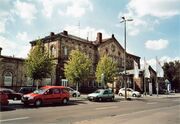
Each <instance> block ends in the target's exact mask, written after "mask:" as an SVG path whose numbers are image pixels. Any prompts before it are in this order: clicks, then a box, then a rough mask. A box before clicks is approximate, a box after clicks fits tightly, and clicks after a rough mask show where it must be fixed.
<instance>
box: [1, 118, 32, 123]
mask: <svg viewBox="0 0 180 124" xmlns="http://www.w3.org/2000/svg"><path fill="white" fill-rule="evenodd" d="M28 118H30V117H20V118H11V119H5V120H0V122H7V121H14V120H24V119H28Z"/></svg>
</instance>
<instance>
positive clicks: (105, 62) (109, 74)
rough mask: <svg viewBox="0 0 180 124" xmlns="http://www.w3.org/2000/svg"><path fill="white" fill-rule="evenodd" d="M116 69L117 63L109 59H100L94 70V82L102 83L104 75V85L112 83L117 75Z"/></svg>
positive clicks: (106, 57)
mask: <svg viewBox="0 0 180 124" xmlns="http://www.w3.org/2000/svg"><path fill="white" fill-rule="evenodd" d="M117 69H118V68H117V63H116V62H114V61H113V60H112V59H111V58H110V57H108V56H103V57H101V58H100V61H99V62H98V65H97V68H96V81H97V82H102V74H104V82H105V84H106V83H107V82H113V79H114V77H115V76H116V74H117Z"/></svg>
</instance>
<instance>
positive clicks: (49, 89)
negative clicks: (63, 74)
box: [21, 86, 70, 106]
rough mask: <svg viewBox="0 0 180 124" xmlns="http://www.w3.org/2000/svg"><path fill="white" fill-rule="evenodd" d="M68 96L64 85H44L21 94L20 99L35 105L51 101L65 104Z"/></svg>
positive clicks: (26, 103)
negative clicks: (31, 91)
mask: <svg viewBox="0 0 180 124" xmlns="http://www.w3.org/2000/svg"><path fill="white" fill-rule="evenodd" d="M69 97H70V94H69V92H68V91H67V90H66V89H65V87H64V86H44V87H41V88H40V89H38V90H35V91H34V92H33V93H29V94H26V95H23V97H22V99H21V101H22V102H23V103H24V104H25V105H30V104H33V105H35V106H41V105H43V104H52V103H62V104H67V103H68V101H69Z"/></svg>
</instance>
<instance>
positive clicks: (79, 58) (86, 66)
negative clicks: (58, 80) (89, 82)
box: [64, 50, 92, 90]
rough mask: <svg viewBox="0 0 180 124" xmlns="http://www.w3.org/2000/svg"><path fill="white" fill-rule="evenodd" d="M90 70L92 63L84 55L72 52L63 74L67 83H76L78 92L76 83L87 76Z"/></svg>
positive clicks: (77, 51)
mask: <svg viewBox="0 0 180 124" xmlns="http://www.w3.org/2000/svg"><path fill="white" fill-rule="evenodd" d="M91 68H92V62H91V60H90V59H89V58H88V57H87V56H86V55H85V54H84V53H82V52H80V51H79V50H72V51H71V53H70V56H69V60H68V61H67V63H66V64H65V65H64V74H65V77H66V78H67V79H68V81H69V82H71V83H76V89H77V90H78V86H79V85H78V83H80V82H81V81H82V80H84V79H86V78H87V77H88V76H89V74H90V71H91Z"/></svg>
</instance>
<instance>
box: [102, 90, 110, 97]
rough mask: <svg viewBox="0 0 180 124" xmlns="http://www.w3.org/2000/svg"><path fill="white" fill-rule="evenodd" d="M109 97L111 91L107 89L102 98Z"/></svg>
mask: <svg viewBox="0 0 180 124" xmlns="http://www.w3.org/2000/svg"><path fill="white" fill-rule="evenodd" d="M108 97H109V92H108V90H105V91H104V93H103V96H102V98H103V99H108Z"/></svg>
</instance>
